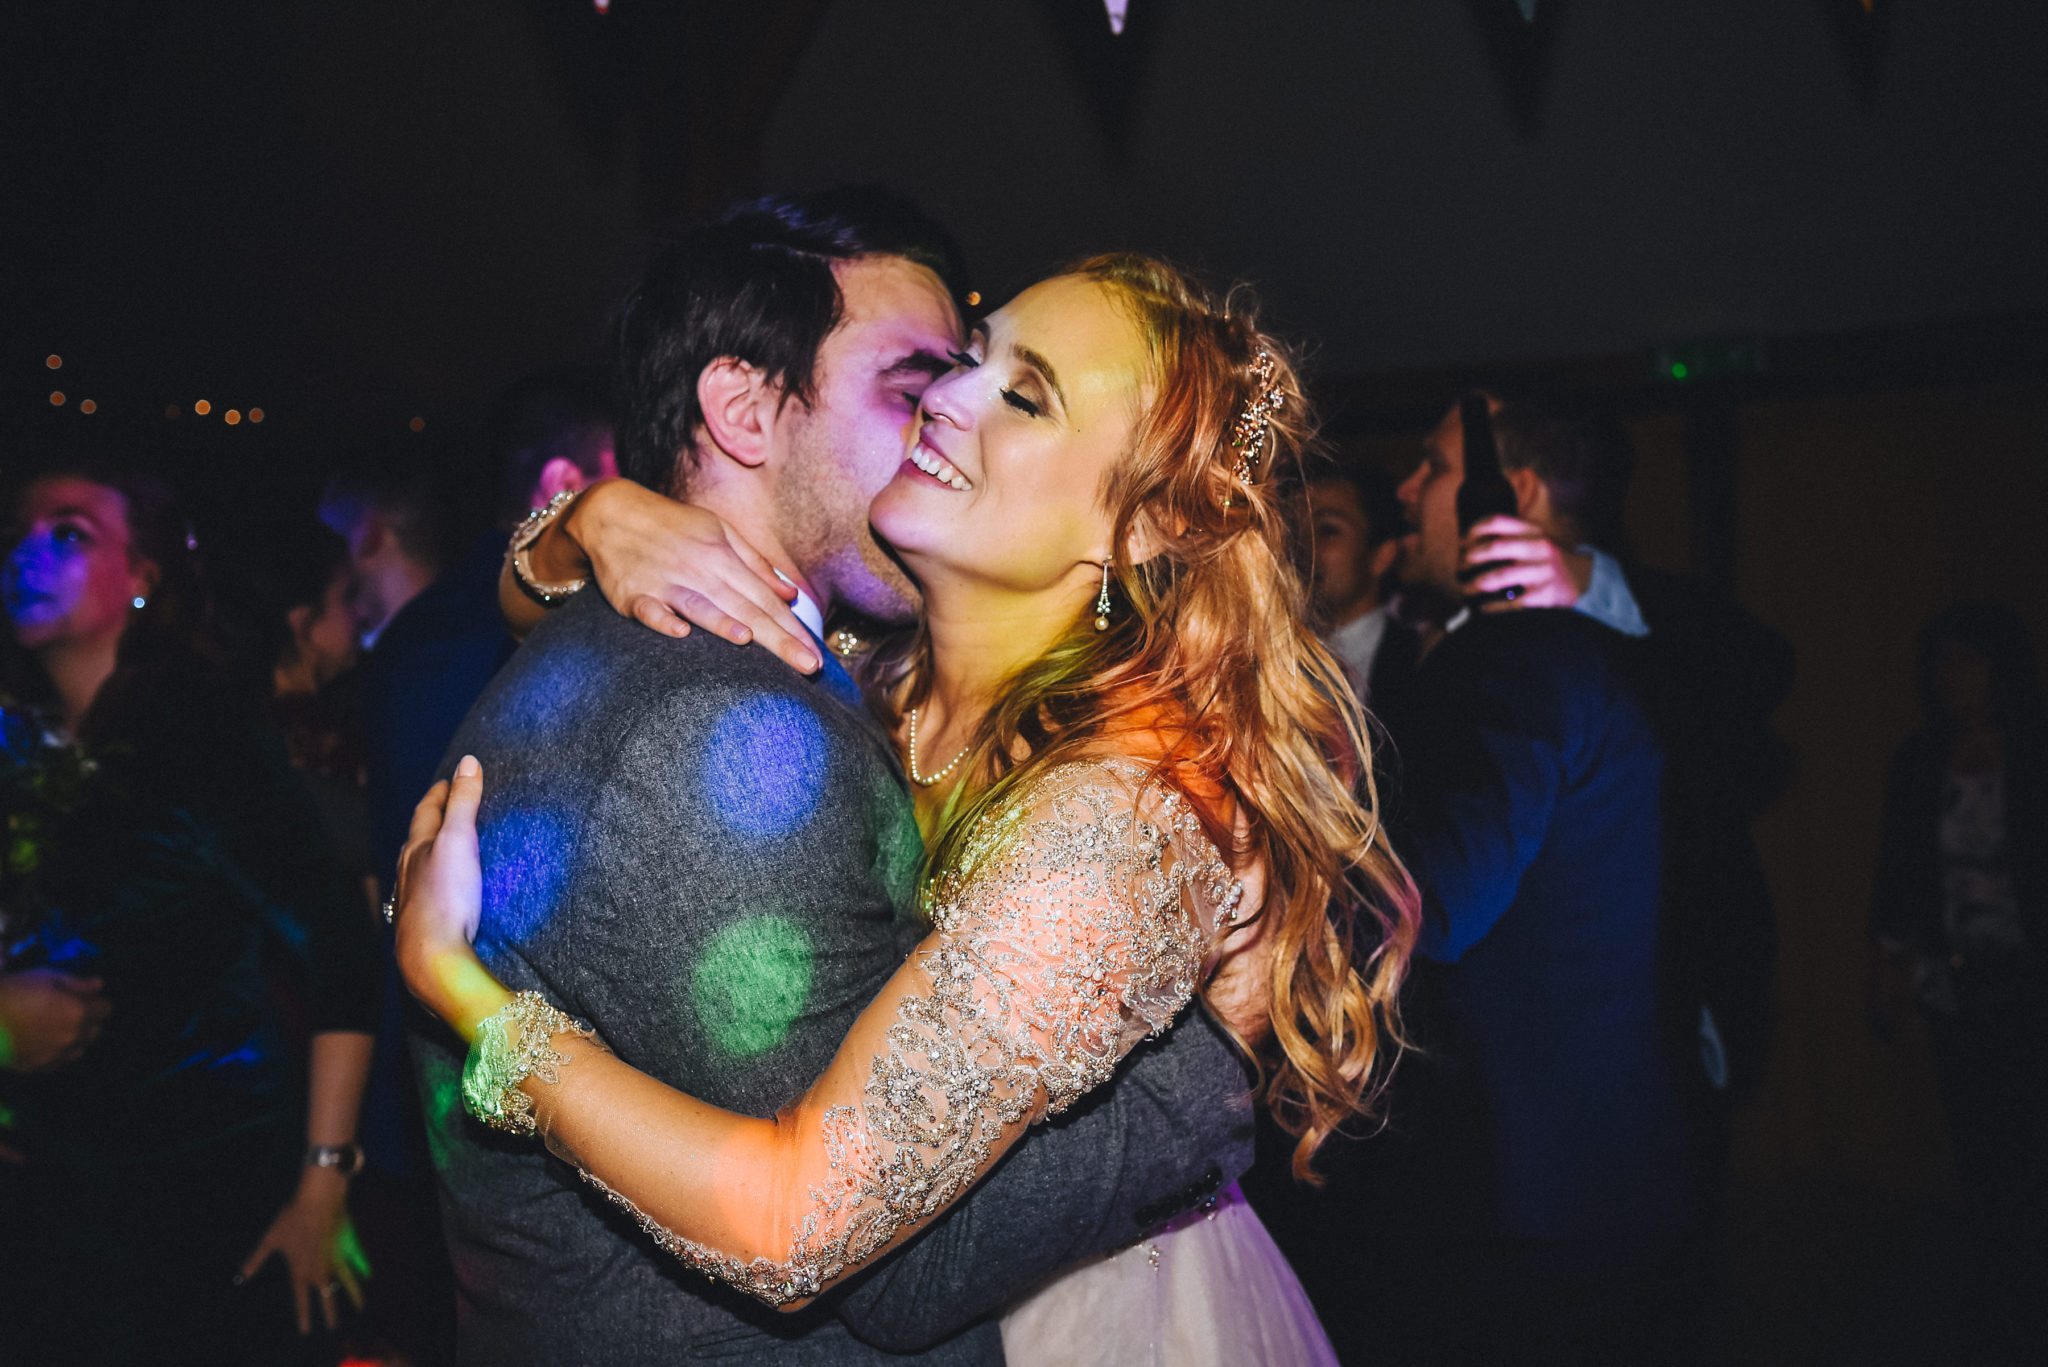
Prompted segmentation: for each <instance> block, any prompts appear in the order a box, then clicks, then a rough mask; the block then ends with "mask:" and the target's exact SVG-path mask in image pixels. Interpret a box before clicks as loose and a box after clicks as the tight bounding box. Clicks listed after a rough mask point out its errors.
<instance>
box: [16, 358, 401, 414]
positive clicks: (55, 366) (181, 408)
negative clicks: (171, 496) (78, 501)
mask: <svg viewBox="0 0 2048 1367" xmlns="http://www.w3.org/2000/svg"><path fill="white" fill-rule="evenodd" d="M43 367H44V368H45V369H46V370H49V371H50V372H52V374H53V376H55V383H54V384H53V387H52V388H51V390H50V407H52V408H64V407H66V406H70V407H71V408H73V409H74V410H75V411H76V412H78V413H80V414H82V415H84V416H85V417H88V418H89V417H91V416H92V415H93V414H95V413H97V412H99V410H100V404H99V400H98V399H94V398H80V399H79V400H78V401H77V403H76V404H73V403H72V400H71V395H70V394H69V393H68V392H66V390H65V389H64V387H63V383H62V377H61V376H58V375H56V372H59V371H62V370H63V369H64V358H63V356H61V355H59V354H58V353H57V352H54V351H53V352H51V353H50V354H49V355H47V356H45V357H43ZM189 411H190V412H191V414H192V416H193V417H195V418H206V419H212V418H214V417H215V416H218V417H219V419H220V421H221V423H222V425H223V426H226V427H240V426H241V425H242V424H243V423H245V422H246V423H248V424H250V425H251V426H256V425H260V424H261V423H262V422H263V420H264V419H265V418H266V417H268V416H269V414H268V413H267V412H266V411H265V410H264V409H262V408H260V407H257V406H256V405H254V404H251V405H249V406H248V407H246V408H241V407H234V408H218V407H217V406H216V405H215V404H214V402H213V400H211V399H204V398H201V399H194V400H192V403H191V405H190V410H189ZM186 412H187V406H186V405H183V404H179V403H175V402H173V403H167V404H165V405H164V418H165V420H166V421H170V422H175V421H177V420H178V419H180V418H182V417H184V416H185V414H186ZM405 425H406V427H407V429H408V430H410V431H413V432H424V431H426V430H427V420H426V419H425V418H424V417H422V416H420V415H419V414H417V413H416V414H414V415H413V416H412V417H411V418H410V419H408V420H407V422H406V424H405Z"/></svg>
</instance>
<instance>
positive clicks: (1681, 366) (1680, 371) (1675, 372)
mask: <svg viewBox="0 0 2048 1367" xmlns="http://www.w3.org/2000/svg"><path fill="white" fill-rule="evenodd" d="M1690 374H1692V370H1691V368H1690V367H1689V366H1687V365H1686V363H1685V362H1684V361H1673V362H1672V363H1671V378H1672V379H1674V380H1682V379H1684V378H1685V377H1686V376H1688V375H1690Z"/></svg>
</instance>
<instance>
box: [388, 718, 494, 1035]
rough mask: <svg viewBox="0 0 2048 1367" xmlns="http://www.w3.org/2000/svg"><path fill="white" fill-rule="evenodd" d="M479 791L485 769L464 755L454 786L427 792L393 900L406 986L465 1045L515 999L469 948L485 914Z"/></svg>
mask: <svg viewBox="0 0 2048 1367" xmlns="http://www.w3.org/2000/svg"><path fill="white" fill-rule="evenodd" d="M483 792H484V776H483V767H482V766H481V765H480V764H478V763H477V761H476V758H475V756H473V755H465V756H463V758H462V762H461V763H460V764H458V765H456V766H455V776H454V777H453V778H452V779H445V780H443V781H442V782H440V783H437V784H435V785H434V786H433V787H432V788H430V789H428V790H427V795H426V796H425V797H423V798H421V799H420V803H419V806H417V807H415V808H414V809H413V816H412V831H411V833H410V834H409V835H408V836H407V838H406V843H405V850H404V852H403V853H402V854H400V855H399V859H398V892H397V895H396V896H395V898H394V899H393V900H394V903H395V905H396V908H397V911H396V917H395V925H396V927H397V943H396V951H397V955H398V967H399V971H400V972H401V973H402V974H403V975H404V977H405V985H406V987H408V988H409V989H411V991H412V994H413V995H414V996H415V997H418V998H419V999H420V1000H421V1001H422V1002H424V1003H425V1004H426V1005H427V1007H428V1008H429V1009H431V1010H432V1011H433V1012H434V1014H435V1015H437V1016H439V1017H440V1018H441V1019H442V1020H444V1021H447V1022H448V1023H449V1024H450V1025H451V1026H453V1027H454V1028H455V1030H456V1032H457V1033H458V1034H460V1035H462V1037H463V1038H464V1039H468V1038H470V1037H471V1036H472V1035H473V1034H474V1033H475V1028H476V1024H477V1022H479V1021H481V1020H483V1019H484V1018H485V1017H486V1016H489V1015H490V1014H491V1013H492V1012H494V1011H496V1010H498V1009H499V1008H500V1007H502V1006H504V1005H505V1003H506V1002H507V1001H509V1000H511V995H512V994H511V993H510V992H508V991H506V990H505V988H504V986H503V985H502V984H500V983H499V982H498V980H497V979H495V978H493V977H492V976H491V974H490V971H489V970H488V969H486V968H485V967H484V965H483V961H482V960H481V959H479V958H478V957H477V955H476V951H475V950H474V949H473V948H471V942H472V941H474V940H475V939H476V929H477V922H478V919H479V918H480V917H481V915H482V914H483V860H482V856H481V855H480V854H479V853H478V849H477V836H476V811H477V807H478V805H479V804H480V803H481V802H482V801H483Z"/></svg>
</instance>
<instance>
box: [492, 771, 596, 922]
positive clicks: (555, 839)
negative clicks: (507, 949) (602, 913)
mask: <svg viewBox="0 0 2048 1367" xmlns="http://www.w3.org/2000/svg"><path fill="white" fill-rule="evenodd" d="M491 808H492V803H491V800H490V795H489V792H488V790H486V793H485V796H484V808H483V811H482V813H481V817H482V821H481V824H480V826H479V828H478V831H477V844H478V847H479V848H480V849H481V851H482V853H483V861H484V906H483V916H482V918H481V920H480V921H479V923H478V926H477V935H476V948H477V953H478V954H479V955H481V956H483V957H484V958H485V959H488V958H489V957H490V952H491V951H492V950H493V949H497V948H501V947H504V946H510V945H519V944H523V943H525V942H526V941H528V940H529V939H531V938H532V937H533V935H534V933H535V932H536V931H538V930H539V929H540V928H541V927H542V926H544V925H546V924H547V921H548V918H549V917H550V916H551V915H553V914H554V911H555V908H556V906H557V905H558V904H559V902H560V901H561V896H562V891H563V888H564V887H565V885H566V884H567V883H568V879H569V860H570V858H571V857H572V855H573V854H574V850H573V849H572V848H571V842H570V838H569V831H570V829H571V827H570V821H569V817H568V815H567V814H566V813H563V812H559V811H550V810H547V809H546V808H536V807H512V808H501V809H499V810H497V811H493V810H491Z"/></svg>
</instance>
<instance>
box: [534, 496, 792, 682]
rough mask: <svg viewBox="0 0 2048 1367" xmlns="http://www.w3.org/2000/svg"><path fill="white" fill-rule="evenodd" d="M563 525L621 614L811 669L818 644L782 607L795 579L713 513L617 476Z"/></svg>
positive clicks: (566, 516) (583, 501)
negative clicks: (760, 649)
mask: <svg viewBox="0 0 2048 1367" xmlns="http://www.w3.org/2000/svg"><path fill="white" fill-rule="evenodd" d="M563 530H564V532H565V534H566V535H567V537H568V539H569V540H570V541H572V542H573V543H574V544H575V546H576V547H578V548H579V549H580V550H581V552H582V556H583V558H584V559H585V560H586V561H587V562H588V565H589V573H590V577H591V578H592V579H593V580H594V581H595V582H596V584H597V587H598V588H599V590H601V591H602V592H603V594H604V597H605V601H606V602H608V603H610V604H611V605H612V607H613V608H614V609H615V610H617V611H618V612H619V613H620V614H621V615H622V616H625V617H630V618H632V619H633V620H634V621H636V622H639V623H640V624H641V625H642V626H645V627H647V628H649V629H651V630H654V631H658V632H661V633H662V634H663V635H665V636H677V637H681V636H687V635H689V634H690V628H691V626H692V625H695V626H697V627H699V628H701V629H703V630H705V631H708V632H711V633H712V634H713V635H716V636H721V637H723V638H725V639H726V640H728V641H734V642H737V643H739V644H742V645H744V644H747V643H749V642H752V643H755V644H758V645H761V646H764V647H766V648H767V649H768V650H771V651H773V652H774V653H775V655H776V656H777V658H779V659H780V660H781V661H782V662H783V663H784V664H787V665H788V666H789V667H790V668H792V669H794V670H796V671H797V672H799V673H802V674H810V673H814V672H816V670H817V669H818V668H819V666H820V664H821V661H820V659H819V656H818V650H817V642H816V641H815V640H814V639H813V638H812V636H811V634H810V633H809V632H808V631H806V630H805V629H804V625H803V623H802V622H800V621H799V620H797V616H796V614H795V613H794V612H792V611H790V606H789V605H790V604H791V603H792V602H794V601H795V599H796V586H795V585H794V584H792V583H790V582H789V581H788V580H787V579H784V578H782V577H780V576H778V575H777V574H776V572H775V567H774V566H773V565H771V564H770V563H769V562H768V560H767V558H766V557H765V556H763V555H762V554H761V553H760V552H759V551H757V550H755V549H754V548H753V547H752V546H751V545H749V544H747V542H746V540H745V539H744V538H742V537H741V536H740V535H739V533H737V532H735V531H734V530H733V529H732V528H731V527H728V526H727V525H726V524H725V521H724V519H723V518H721V517H719V516H718V514H716V513H714V512H710V511H708V510H706V509H703V508H698V507H694V506H692V505H691V504H687V503H678V502H676V501H675V500H674V499H672V498H668V497H666V496H664V495H661V494H657V493H655V492H653V491H652V490H649V489H646V488H643V487H642V486H640V485H638V484H635V483H633V482H632V481H631V480H624V479H616V480H607V481H606V482H604V483H602V484H599V485H596V486H593V487H592V488H591V489H590V490H589V491H588V492H586V493H585V494H583V495H582V496H581V497H580V498H578V499H577V500H576V502H575V503H574V504H572V505H571V506H570V508H569V510H568V512H567V513H565V514H564V516H563Z"/></svg>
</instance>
